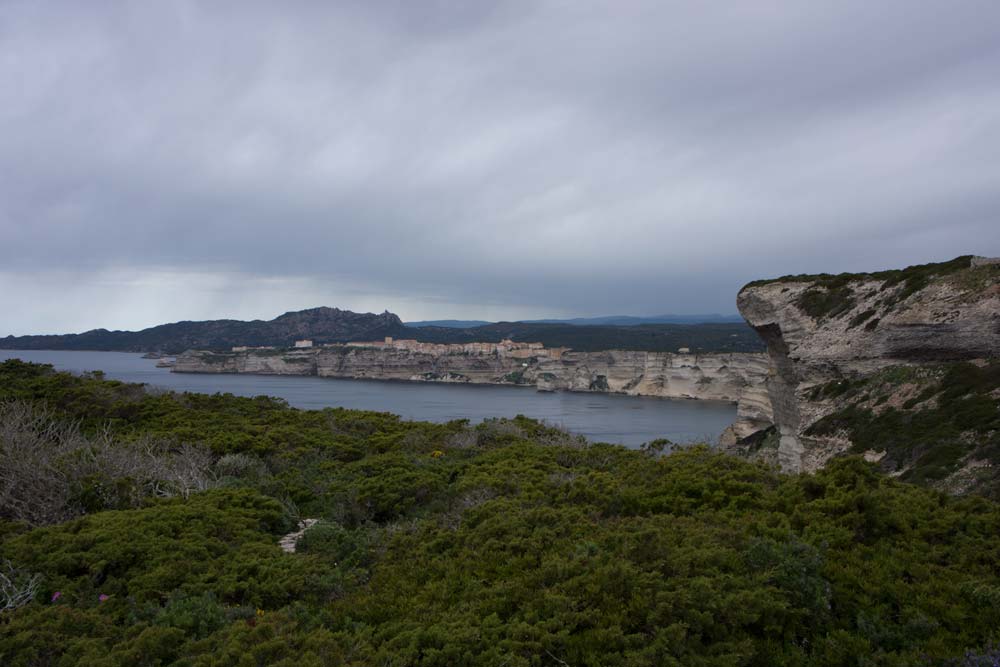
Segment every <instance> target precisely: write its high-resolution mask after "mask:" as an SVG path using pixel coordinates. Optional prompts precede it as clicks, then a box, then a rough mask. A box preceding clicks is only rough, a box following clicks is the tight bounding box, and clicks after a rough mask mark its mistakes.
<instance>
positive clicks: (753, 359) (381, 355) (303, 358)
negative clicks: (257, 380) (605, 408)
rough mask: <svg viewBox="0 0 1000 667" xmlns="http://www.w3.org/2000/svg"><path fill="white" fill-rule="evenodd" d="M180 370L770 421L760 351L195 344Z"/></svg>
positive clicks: (747, 422) (734, 430)
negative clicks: (713, 404)
mask: <svg viewBox="0 0 1000 667" xmlns="http://www.w3.org/2000/svg"><path fill="white" fill-rule="evenodd" d="M173 370H174V372H179V373H257V374H266V375H318V376H320V377H336V378H354V379H364V378H367V379H374V380H407V381H418V382H468V383H479V384H512V385H526V386H534V387H536V388H537V389H538V390H540V391H584V392H587V391H590V392H602V393H617V394H628V395H632V396H659V397H662V398H692V399H702V400H718V401H729V402H733V403H737V405H738V421H737V423H736V424H734V426H733V427H731V429H730V431H729V432H727V434H726V436H725V437H726V438H727V439H728V440H735V439H739V438H742V437H744V436H745V435H748V434H750V433H752V432H754V431H757V430H759V429H760V428H763V427H765V426H766V425H769V424H770V419H771V414H770V404H769V401H768V396H767V392H766V390H765V387H764V380H765V378H766V377H767V374H768V359H767V356H766V355H763V354H754V353H730V354H699V355H695V354H671V353H666V352H634V351H623V350H611V351H607V352H566V353H564V354H562V355H561V357H560V358H558V359H552V358H548V357H545V356H541V355H540V356H537V357H530V358H517V357H511V356H503V355H498V354H468V353H448V354H430V353H425V352H420V351H414V350H405V349H392V348H375V347H355V346H340V345H337V346H330V347H323V348H319V349H312V350H247V351H244V352H234V353H225V354H219V353H212V352H199V351H189V352H186V353H184V354H182V355H180V356H179V357H178V358H177V363H176V364H175V365H174V368H173Z"/></svg>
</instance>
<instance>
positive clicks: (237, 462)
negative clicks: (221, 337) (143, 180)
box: [0, 361, 1000, 666]
mask: <svg viewBox="0 0 1000 667" xmlns="http://www.w3.org/2000/svg"><path fill="white" fill-rule="evenodd" d="M0 402H2V403H3V404H4V405H5V406H6V408H5V409H6V410H7V411H8V412H7V414H8V415H14V416H16V417H17V420H16V424H15V425H16V428H14V427H9V428H7V429H6V430H5V431H3V432H2V435H0V438H2V439H0V450H2V451H0V456H7V455H8V453H9V450H10V448H11V447H12V446H13V447H14V448H15V451H24V450H23V448H22V449H18V447H21V446H22V445H23V443H25V442H28V443H33V445H34V446H36V447H40V448H41V450H42V451H43V453H44V452H50V453H51V454H52V457H50V458H51V459H52V460H48V461H45V460H43V459H40V460H39V461H38V465H37V466H35V467H34V468H29V467H24V466H22V467H20V468H19V469H18V470H19V474H20V475H30V474H32V470H38V475H39V477H40V478H41V479H42V480H43V481H46V484H44V485H43V488H49V486H48V481H50V480H51V478H52V476H55V478H56V479H62V480H63V481H64V483H65V484H66V485H68V486H69V487H71V489H70V492H68V493H66V494H64V495H62V496H58V497H57V498H56V499H55V500H52V501H51V502H52V503H53V507H55V505H57V504H59V503H61V506H60V508H59V509H60V510H61V512H60V513H53V514H52V515H51V516H45V515H41V514H35V515H25V514H24V512H22V511H21V510H20V509H19V508H22V507H23V506H24V503H23V501H24V500H26V499H30V494H31V493H33V489H34V488H35V487H33V486H31V485H30V484H20V485H15V488H14V489H13V490H12V489H11V488H10V483H11V480H10V477H9V476H5V475H4V474H3V471H5V470H6V469H7V468H6V467H4V466H2V463H0V484H3V485H5V486H4V487H3V488H2V489H0V493H6V494H7V495H6V496H4V498H5V500H4V501H3V504H2V505H0V513H2V517H3V520H2V521H0V566H2V567H0V574H2V573H6V574H5V576H6V577H7V579H8V580H10V581H11V582H12V586H13V588H17V587H20V588H21V589H22V590H24V589H28V590H30V591H31V593H32V595H31V596H30V599H29V600H27V601H25V603H24V604H20V603H19V604H17V605H15V606H14V608H11V609H8V610H6V611H3V612H0V664H4V665H95V666H96V665H497V666H499V665H685V666H688V665H734V666H735V665H866V666H867V665H921V664H927V665H932V664H935V665H936V664H955V665H959V664H964V665H974V664H992V663H990V662H985V661H986V660H988V659H991V658H989V656H990V655H992V654H993V653H992V652H993V651H994V648H993V645H992V643H993V642H996V641H997V640H998V639H1000V508H998V506H997V505H995V504H994V503H992V502H990V501H988V500H986V499H983V498H979V497H966V498H954V497H949V496H946V495H944V494H941V493H938V492H936V491H932V490H929V489H926V488H922V487H919V486H916V485H911V484H907V483H903V482H899V481H896V480H892V479H889V478H887V477H885V476H882V475H881V474H879V473H878V472H877V471H876V470H875V469H874V468H873V467H871V466H870V465H868V464H866V463H864V462H863V461H862V460H860V459H858V458H844V459H840V460H836V461H834V462H832V463H831V465H829V466H828V467H827V469H826V470H824V471H822V472H820V473H817V474H815V475H800V476H786V475H779V474H777V473H776V472H774V471H773V470H770V469H768V468H766V467H764V466H762V465H757V464H751V463H748V462H745V461H742V460H739V459H736V458H733V457H729V456H726V455H723V454H719V453H716V452H713V451H712V450H710V449H708V448H705V447H694V448H690V449H685V450H682V451H677V452H675V453H673V454H670V455H667V456H661V455H659V454H658V451H657V450H658V449H659V447H656V446H654V447H650V448H648V449H647V450H645V451H631V450H626V449H624V448H621V447H617V446H610V445H601V444H593V445H588V444H586V443H583V442H581V441H580V440H579V439H578V438H573V437H571V436H568V435H566V434H564V433H562V432H560V431H558V430H556V429H552V428H549V427H546V426H545V425H542V424H539V423H537V422H534V421H532V420H528V419H524V418H515V419H511V420H493V421H488V422H486V423H484V424H482V425H479V426H475V427H471V426H469V425H468V424H465V423H462V422H455V423H451V424H444V425H440V424H437V425H436V424H427V423H415V422H404V421H401V420H400V419H398V418H396V417H394V416H392V415H387V414H381V413H371V412H353V411H345V410H336V409H330V410H324V411H300V410H294V409H291V408H289V407H287V406H285V405H284V404H282V402H281V401H278V400H274V399H267V398H257V399H248V398H238V397H234V396H229V395H216V396H202V395H193V394H182V395H178V394H168V393H148V392H145V391H143V390H142V389H141V388H140V387H136V386H134V385H125V384H121V383H117V382H108V381H104V380H102V379H100V378H99V377H94V376H91V377H82V378H81V377H74V376H70V375H67V374H62V373H55V372H53V371H52V370H51V369H50V368H48V367H45V366H39V365H32V364H24V363H22V362H19V361H8V362H5V363H3V364H0ZM11 423H14V422H11ZM67 424H69V425H67ZM47 440H52V441H53V442H50V443H48V444H45V443H46V441H47ZM12 443H13V445H12ZM659 444H660V445H662V444H663V443H659ZM109 452H117V453H116V454H111V453H109ZM88 457H89V459H93V458H95V457H96V458H97V459H100V460H107V461H113V462H114V465H111V464H109V465H107V466H105V467H104V468H103V469H98V470H95V469H94V468H93V467H92V466H90V465H89V464H88ZM137 461H138V462H139V463H144V465H145V466H146V468H147V469H145V470H144V469H143V467H142V466H141V465H133V464H134V463H135V462H137ZM60 476H61V477H60ZM302 517H314V518H319V519H321V522H320V523H319V524H317V525H316V526H315V527H314V528H312V529H310V530H309V531H308V532H306V533H305V537H303V539H302V540H301V541H300V543H299V549H298V552H297V553H292V554H288V553H283V552H282V551H281V550H280V549H279V548H278V546H277V541H278V539H279V537H280V536H281V535H283V534H284V533H287V532H289V531H291V530H293V529H294V527H295V525H296V523H297V520H298V519H299V518H302ZM29 585H33V586H34V588H29ZM12 590H13V589H12ZM0 608H2V606H0ZM967 652H969V653H968V655H967Z"/></svg>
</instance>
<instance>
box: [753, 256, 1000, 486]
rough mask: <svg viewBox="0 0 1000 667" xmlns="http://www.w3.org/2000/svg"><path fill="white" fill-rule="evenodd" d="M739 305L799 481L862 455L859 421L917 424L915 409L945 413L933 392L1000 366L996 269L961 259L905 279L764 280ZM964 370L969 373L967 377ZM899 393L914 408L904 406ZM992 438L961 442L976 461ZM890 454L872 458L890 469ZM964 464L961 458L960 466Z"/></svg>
mask: <svg viewBox="0 0 1000 667" xmlns="http://www.w3.org/2000/svg"><path fill="white" fill-rule="evenodd" d="M737 305H738V307H739V310H740V313H741V314H742V315H743V316H744V318H745V319H746V320H747V322H748V323H749V324H750V325H751V326H752V327H753V328H754V329H756V331H757V332H758V333H759V334H760V336H761V337H762V338H763V339H764V341H765V342H766V344H767V348H768V354H769V356H770V360H771V368H772V371H771V374H770V376H769V377H768V379H767V383H766V386H767V392H768V395H769V398H770V404H771V406H772V407H773V414H774V423H775V427H776V430H777V433H775V435H774V438H772V439H773V440H776V441H777V460H778V462H779V463H780V465H781V467H782V468H783V469H785V470H788V471H800V470H806V471H808V470H815V469H817V468H818V467H820V466H822V465H823V463H824V462H825V461H826V460H827V459H829V458H830V457H831V456H834V455H837V454H839V453H841V452H844V451H847V450H850V449H852V448H854V449H856V448H857V445H858V442H857V441H859V440H860V438H859V437H858V436H857V434H856V432H857V431H858V430H859V429H858V428H854V429H853V430H852V428H851V427H850V426H851V424H850V419H849V417H856V416H857V415H859V414H861V413H863V412H866V413H868V414H869V415H870V416H871V417H872V418H873V419H874V418H877V417H878V416H879V415H883V414H885V412H886V411H887V410H890V409H895V410H898V411H903V413H900V415H899V418H900V419H901V420H902V421H901V422H900V423H903V424H909V423H911V422H912V420H913V416H912V415H913V414H916V411H919V410H920V409H931V408H932V407H934V406H935V405H937V403H935V401H936V400H937V399H935V398H934V394H933V391H934V387H936V386H937V385H932V384H930V383H932V382H937V381H938V380H940V379H941V378H942V377H943V374H946V373H948V372H956V373H957V372H960V371H962V369H965V371H962V372H965V373H966V375H968V374H969V373H972V374H975V373H977V372H984V373H985V372H987V370H988V369H990V368H992V365H993V363H994V361H995V360H996V358H997V357H998V356H1000V264H997V262H996V260H987V259H984V258H972V257H960V258H958V259H956V260H953V261H951V262H946V263H942V264H929V265H922V266H915V267H910V268H908V269H904V270H899V271H883V272H879V273H870V274H843V275H839V276H830V275H820V276H788V277H785V278H779V279H777V280H770V281H758V282H754V283H750V284H749V285H747V286H746V287H744V288H743V290H742V291H741V292H740V294H739V297H738V299H737ZM956 364H963V365H962V366H961V367H960V368H959V370H957V371H956V370H955V368H956V366H955V365H956ZM977 368H978V369H980V371H976V370H975V369H977ZM891 369H911V370H913V369H917V370H919V372H910V371H892V370H891ZM970 369H972V370H970ZM982 369H987V370H982ZM984 382H985V381H984ZM921 383H922V384H923V385H925V386H923V387H922V388H921V389H920V391H918V385H920V384H921ZM987 384H988V383H987ZM983 386H985V385H983ZM900 391H903V392H904V393H906V392H909V393H911V394H913V395H912V396H910V397H909V398H912V399H913V401H895V400H894V395H895V396H899V395H900V393H899V392H900ZM918 394H919V395H920V397H922V399H921V400H920V401H918V400H917V398H918ZM914 401H915V402H914ZM896 403H899V405H898V406H897V405H896ZM848 408H850V409H851V410H853V412H850V413H849V414H848V413H847V412H845V411H846V410H848ZM906 411H910V413H905V412H906ZM904 413H905V414H904ZM908 415H909V416H908ZM834 416H836V417H837V419H834V418H833V417H834ZM891 416H893V417H895V415H891ZM838 419H839V421H838ZM907 420H909V421H907ZM859 423H860V422H859ZM838 424H839V425H841V426H842V427H836V426H837V425H838ZM966 426H967V427H968V428H966V431H969V429H972V430H975V428H974V427H975V426H976V425H975V424H971V426H970V425H966ZM963 428H964V427H963ZM984 428H986V430H985V431H983V433H984V434H986V435H982V437H980V436H975V437H973V436H971V435H968V434H967V436H962V437H966V439H967V440H969V441H970V443H971V444H970V447H968V448H967V450H968V452H967V454H968V453H971V452H973V451H975V450H976V447H975V446H973V445H974V444H975V443H972V440H975V439H976V437H979V439H980V440H982V438H987V439H988V438H990V437H992V436H989V435H988V434H989V429H988V428H987V427H985V426H984ZM744 437H745V436H744ZM867 440H872V438H871V437H869V438H867ZM899 450H900V452H902V447H900V448H899ZM885 453H886V451H882V452H881V454H880V453H879V451H878V450H873V451H870V452H869V453H868V455H869V457H870V458H872V459H879V460H882V459H881V458H880V457H884V456H885ZM890 453H891V452H890ZM927 453H928V452H923V453H921V452H917V451H913V452H910V453H908V454H905V455H904V454H902V453H898V455H894V456H889V457H888V458H887V459H886V460H885V462H884V463H885V464H886V465H887V466H888V467H889V470H890V471H891V472H894V473H897V474H902V473H903V472H905V471H906V470H907V469H909V468H910V467H912V466H914V465H916V464H917V463H919V461H917V458H918V456H921V455H926V454H927ZM956 456H957V455H956ZM907 457H909V458H907ZM961 465H962V460H961V457H959V458H958V459H956V461H955V464H954V466H953V467H954V468H956V469H957V468H960V467H961ZM942 474H943V473H942ZM948 474H951V473H950V472H949V473H948Z"/></svg>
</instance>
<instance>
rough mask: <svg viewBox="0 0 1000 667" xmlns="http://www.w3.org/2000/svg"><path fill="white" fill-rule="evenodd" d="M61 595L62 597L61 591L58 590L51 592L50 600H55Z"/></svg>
mask: <svg viewBox="0 0 1000 667" xmlns="http://www.w3.org/2000/svg"><path fill="white" fill-rule="evenodd" d="M61 597H62V593H61V592H60V591H56V592H55V593H53V594H52V601H53V602H55V601H56V600H58V599H59V598H61Z"/></svg>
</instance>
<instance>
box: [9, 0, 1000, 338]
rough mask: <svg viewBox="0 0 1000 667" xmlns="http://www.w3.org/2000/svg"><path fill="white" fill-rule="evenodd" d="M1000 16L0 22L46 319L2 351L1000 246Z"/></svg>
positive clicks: (906, 5) (402, 7)
mask: <svg viewBox="0 0 1000 667" xmlns="http://www.w3.org/2000/svg"><path fill="white" fill-rule="evenodd" d="M998 27H1000V6H998V5H997V4H996V3H995V2H992V1H990V2H959V3H955V2H947V3H946V2H940V3H937V2H928V3H919V4H916V3H912V2H904V1H898V2H880V3H871V2H836V3H833V2H829V3H819V2H814V3H802V2H770V3H711V4H710V3H687V2H684V3H681V2H663V1H662V0H660V1H656V2H619V1H615V2H605V3H598V2H505V3H504V2H501V3H486V2H482V3H479V2H443V1H438V2H419V3H416V2H402V1H400V2H386V3H373V2H349V3H348V2H341V3H318V2H317V3H308V2H302V3H282V4H280V5H278V4H275V3H264V2H260V3H256V2H239V3H224V2H204V3H197V2H171V3H96V2H95V3H56V2H53V3H38V2H7V3H4V4H0V91H2V101H3V104H2V105H0V308H3V310H4V311H5V312H18V313H19V314H21V315H23V321H24V322H30V324H28V323H25V324H15V325H13V326H10V325H9V326H8V327H0V328H3V329H5V330H4V331H0V334H3V333H6V332H7V331H6V329H9V330H10V331H11V332H15V331H21V330H29V329H30V328H31V327H35V328H37V327H39V326H41V327H45V328H47V329H50V330H59V329H62V328H67V329H69V328H73V327H74V326H77V325H79V326H85V318H81V317H61V316H60V314H59V313H60V311H61V310H62V311H65V308H62V309H61V308H60V304H61V303H62V302H63V301H65V300H66V299H70V298H72V299H73V300H80V299H83V300H90V301H92V302H93V303H95V304H98V305H96V306H95V307H94V308H92V309H90V310H89V311H87V312H88V313H89V317H90V319H86V324H89V325H93V326H98V325H101V324H108V322H107V321H106V320H107V319H111V320H114V321H115V322H116V323H120V325H121V326H139V325H141V324H147V323H150V322H156V321H160V320H167V319H176V318H177V317H181V316H185V317H213V316H217V315H225V314H234V315H239V316H272V315H274V314H275V313H276V312H280V311H281V310H284V309H285V308H286V307H288V308H291V307H301V306H305V305H310V303H309V301H310V300H312V301H314V302H315V303H316V304H318V303H325V304H328V305H341V306H345V307H354V308H358V307H365V308H372V309H378V310H380V309H382V308H390V309H392V310H395V311H397V312H401V313H402V314H403V315H404V316H407V317H412V318H418V317H424V316H427V317H437V316H481V315H484V314H486V315H487V316H490V315H489V314H492V315H493V316H496V317H517V316H532V315H538V314H547V313H552V314H560V313H565V314H604V313H611V312H632V313H657V312H669V311H675V312H684V311H687V312H693V311H697V312H706V311H722V312H732V311H733V310H734V308H733V305H732V304H733V299H734V295H735V291H736V290H737V289H738V287H739V286H740V285H741V284H742V283H743V282H745V281H747V280H750V279H753V278H755V277H760V276H768V275H776V274H784V273H792V272H802V271H838V270H854V269H865V268H881V267H890V266H898V265H905V264H909V263H915V262H921V261H932V260H941V259H948V258H950V257H952V256H954V255H958V254H964V253H967V252H974V253H977V254H1000V232H998V231H997V229H998V228H1000V225H998V219H1000V215H998V214H1000V196H998V194H997V193H998V192H1000V86H998V85H997V83H996V72H997V71H1000V40H997V39H996V34H997V30H998ZM150 294H158V295H160V298H159V299H158V300H157V303H156V304H152V305H151V304H150V303H149V295H150ZM28 300H31V301H33V302H34V301H38V300H42V301H45V302H47V303H49V304H51V305H52V306H54V307H52V308H50V309H48V310H46V311H44V313H43V314H39V312H41V311H39V310H38V306H34V305H29V303H28ZM234 304H236V305H234ZM29 315H30V316H29ZM101 317H104V318H106V319H105V320H101V319H100V318H101ZM130 318H131V319H130Z"/></svg>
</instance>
